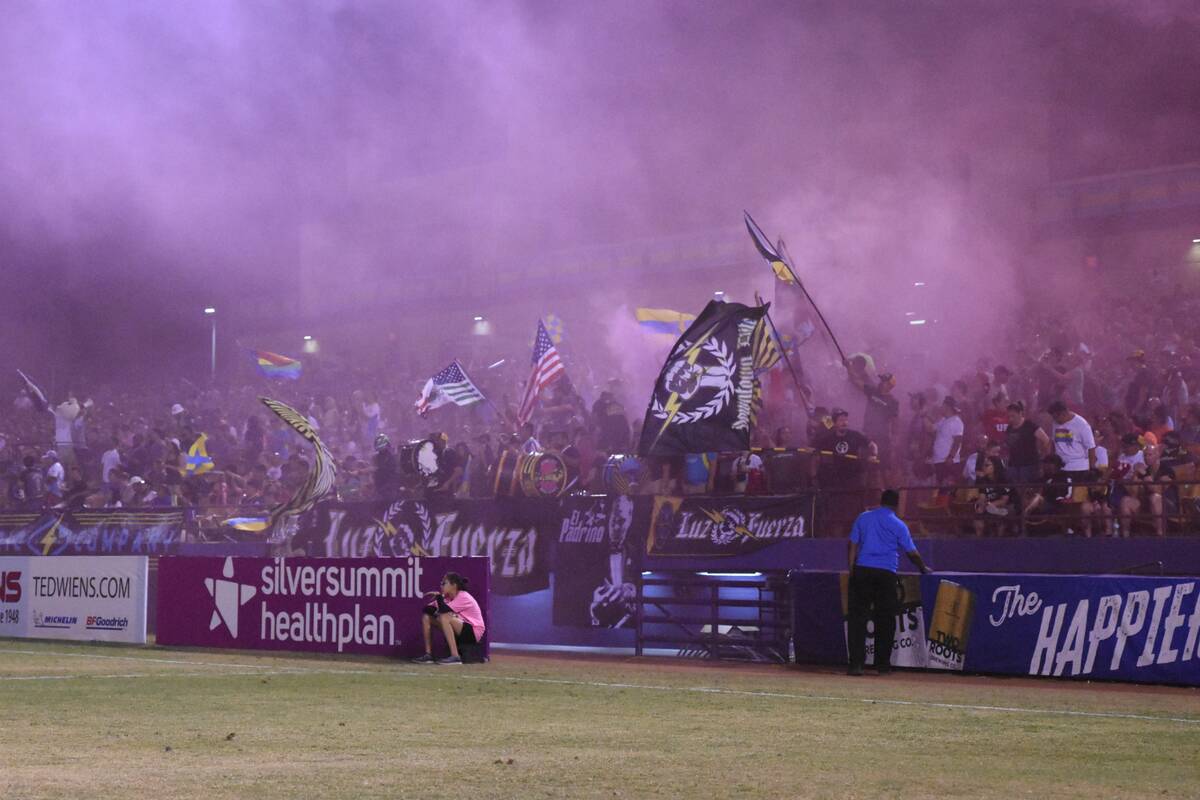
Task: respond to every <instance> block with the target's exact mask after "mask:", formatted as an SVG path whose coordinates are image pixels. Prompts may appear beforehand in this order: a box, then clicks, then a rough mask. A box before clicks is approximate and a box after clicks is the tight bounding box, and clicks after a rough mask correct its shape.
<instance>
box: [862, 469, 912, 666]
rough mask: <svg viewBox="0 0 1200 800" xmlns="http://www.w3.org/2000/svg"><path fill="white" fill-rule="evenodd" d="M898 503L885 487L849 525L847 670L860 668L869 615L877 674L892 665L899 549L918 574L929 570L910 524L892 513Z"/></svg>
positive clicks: (897, 506)
mask: <svg viewBox="0 0 1200 800" xmlns="http://www.w3.org/2000/svg"><path fill="white" fill-rule="evenodd" d="M899 507H900V494H899V492H897V491H896V490H895V489H885V490H884V492H883V494H882V495H881V496H880V498H879V508H875V509H871V510H869V511H864V512H863V513H861V514H859V515H858V518H857V519H855V520H854V527H853V528H851V530H850V542H849V544H848V545H847V555H848V561H849V565H850V578H849V581H848V585H847V592H846V610H847V627H846V649H847V650H848V651H849V660H850V665H849V669H848V670H847V674H849V675H862V674H863V667H864V666H865V662H866V649H867V620H868V619H870V620H873V621H874V623H875V669H876V671H878V673H879V674H880V675H886V674H887V673H889V672H891V671H892V645H893V643H894V641H895V636H896V611H897V609H896V595H897V592H896V589H897V587H896V570H898V569H899V568H900V553H901V552H903V553H904V554H905V555H906V556H908V559H909V560H910V561H912V563H913V564H914V565H915V566H916V567H917V569H919V570H920V571H921V574H922V575H924V574H926V573H928V572H930V569H929V567H927V566H925V562H924V561H923V560H922V559H921V554H920V553H919V552H917V546H916V545H915V544H913V540H912V534H911V533H909V530H908V526H907V525H905V524H904V521H903V520H901V519H900V517H899V516H897V515H896V509H898V508H899Z"/></svg>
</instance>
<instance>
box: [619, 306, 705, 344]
mask: <svg viewBox="0 0 1200 800" xmlns="http://www.w3.org/2000/svg"><path fill="white" fill-rule="evenodd" d="M634 316H635V317H637V322H638V325H640V326H641V327H642V330H643V331H645V332H646V333H666V334H670V335H671V336H672V337H677V336H679V334H681V333H683V332H684V331H686V330H687V327H688V325H691V324H692V323H693V322H695V321H696V315H695V314H687V313H685V312H683V311H672V310H671V309H669V308H639V309H637V310H636V311H635V312H634Z"/></svg>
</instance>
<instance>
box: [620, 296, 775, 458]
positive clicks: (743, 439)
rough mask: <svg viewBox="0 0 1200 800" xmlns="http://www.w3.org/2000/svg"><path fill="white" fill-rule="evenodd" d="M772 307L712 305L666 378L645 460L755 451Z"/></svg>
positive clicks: (650, 423)
mask: <svg viewBox="0 0 1200 800" xmlns="http://www.w3.org/2000/svg"><path fill="white" fill-rule="evenodd" d="M766 313H767V306H765V305H762V306H756V307H750V306H744V305H742V304H740V303H719V302H717V301H715V300H713V301H710V302H709V304H708V305H707V306H705V308H704V311H703V312H701V314H700V316H699V317H697V318H696V320H695V322H693V323H692V324H691V326H690V327H688V329H687V330H686V331H684V333H683V335H682V336H681V337H679V340H678V341H677V342H675V346H674V347H673V348H671V354H670V355H669V356H667V362H666V363H665V364H664V365H663V368H662V371H661V372H660V373H659V374H658V380H657V381H656V382H655V384H654V394H653V395H652V396H651V398H650V407H649V408H648V409H647V410H646V421H645V423H644V424H643V425H642V438H641V441H639V442H638V453H639V454H641V455H643V456H668V455H679V454H682V453H708V452H714V451H733V450H748V449H749V448H750V431H751V429H753V427H754V422H755V417H756V415H757V413H758V406H759V399H760V398H759V384H758V378H757V377H756V376H755V367H756V364H755V334H756V331H757V330H758V329H759V327H760V326H762V325H765V324H766V323H765V322H764V321H763V317H764V315H765V314H766Z"/></svg>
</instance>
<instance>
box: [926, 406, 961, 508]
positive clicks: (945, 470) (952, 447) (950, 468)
mask: <svg viewBox="0 0 1200 800" xmlns="http://www.w3.org/2000/svg"><path fill="white" fill-rule="evenodd" d="M932 432H933V447H932V450H931V451H930V454H929V463H930V465H931V466H932V467H933V477H934V480H936V481H937V485H938V486H950V485H953V484H954V483H956V482H957V477H958V475H957V472H958V462H959V457H960V454H961V451H962V442H963V421H962V417H960V416H959V414H958V403H957V402H955V400H954V398H953V397H950V396H948V397H946V399H945V400H943V401H942V405H941V418H940V419H938V420H937V421H936V422H934V423H933V424H932Z"/></svg>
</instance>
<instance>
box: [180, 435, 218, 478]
mask: <svg viewBox="0 0 1200 800" xmlns="http://www.w3.org/2000/svg"><path fill="white" fill-rule="evenodd" d="M207 441H208V434H206V433H202V434H200V435H199V436H197V437H196V441H194V442H192V446H191V447H189V448H188V452H187V466H186V467H184V469H186V470H187V474H188V475H203V474H204V473H206V472H209V471H211V470H212V468H213V460H212V459H211V458H210V457H209V455H208V449H207V448H206V447H205V444H204V443H205V442H207Z"/></svg>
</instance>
